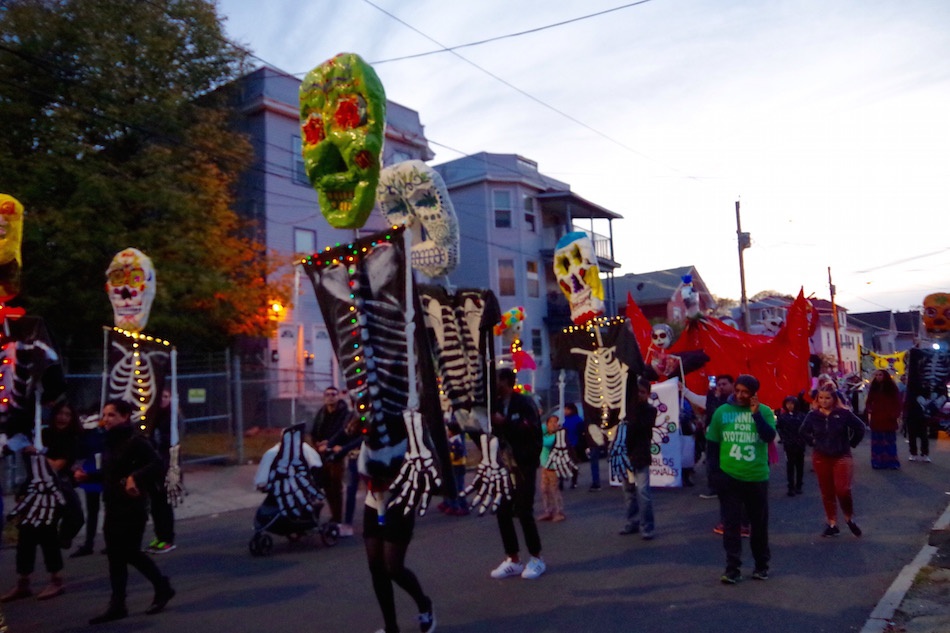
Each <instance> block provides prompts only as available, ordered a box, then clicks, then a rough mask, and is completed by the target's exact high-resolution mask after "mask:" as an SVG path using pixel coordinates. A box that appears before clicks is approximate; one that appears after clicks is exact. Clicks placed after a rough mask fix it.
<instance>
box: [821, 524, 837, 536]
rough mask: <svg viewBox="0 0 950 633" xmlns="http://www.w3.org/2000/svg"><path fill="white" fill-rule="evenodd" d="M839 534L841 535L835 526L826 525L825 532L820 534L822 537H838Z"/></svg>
mask: <svg viewBox="0 0 950 633" xmlns="http://www.w3.org/2000/svg"><path fill="white" fill-rule="evenodd" d="M839 534H841V530H839V529H838V526H837V525H827V526H825V531H824V532H822V533H821V535H822V536H838V535H839Z"/></svg>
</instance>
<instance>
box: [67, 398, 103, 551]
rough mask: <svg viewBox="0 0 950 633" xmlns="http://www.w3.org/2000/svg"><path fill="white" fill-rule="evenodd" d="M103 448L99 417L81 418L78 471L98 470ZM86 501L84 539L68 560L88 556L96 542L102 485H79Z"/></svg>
mask: <svg viewBox="0 0 950 633" xmlns="http://www.w3.org/2000/svg"><path fill="white" fill-rule="evenodd" d="M104 446H105V430H104V429H103V428H102V427H101V426H100V425H99V416H98V414H96V415H90V416H86V417H84V418H83V433H82V435H81V436H80V437H79V459H80V460H81V461H80V463H78V464H77V468H78V469H79V470H84V471H86V473H95V472H97V471H98V470H99V465H100V463H101V461H102V452H103V450H105V449H104ZM79 487H80V488H82V491H83V494H84V496H85V499H86V538H85V541H84V542H83V544H82V545H80V546H79V547H77V548H76V551H74V552H73V553H72V554H70V555H69V557H70V558H82V557H83V556H90V555H91V554H92V553H93V551H95V550H94V546H95V542H96V532H98V531H99V508H100V507H101V502H102V484H101V483H99V482H92V481H86V482H84V483H81V484H79Z"/></svg>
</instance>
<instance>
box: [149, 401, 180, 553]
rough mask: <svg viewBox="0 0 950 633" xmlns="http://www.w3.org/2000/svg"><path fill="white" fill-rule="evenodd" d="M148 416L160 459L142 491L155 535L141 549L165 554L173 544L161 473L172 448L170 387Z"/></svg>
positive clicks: (168, 464)
mask: <svg viewBox="0 0 950 633" xmlns="http://www.w3.org/2000/svg"><path fill="white" fill-rule="evenodd" d="M149 413H151V411H150V412H149ZM149 417H151V418H152V419H151V420H149V428H148V437H149V440H151V442H152V446H154V447H155V450H156V451H158V454H159V456H160V457H161V458H162V473H161V477H159V479H158V480H157V481H156V482H155V485H153V486H149V488H148V490H146V492H147V493H148V499H149V504H148V505H149V508H150V510H151V513H152V525H154V526H155V538H154V539H152V541H151V542H150V543H149V544H148V547H146V548H145V551H147V552H148V553H149V554H167V553H168V552H171V551H173V550H174V549H176V547H177V546H176V545H175V510H174V509H173V508H172V504H171V503H170V502H169V500H168V492H167V490H166V489H165V476H166V475H167V474H168V469H169V468H170V467H171V449H172V442H171V438H172V436H171V431H172V390H171V388H170V387H165V388H164V389H162V395H161V400H160V401H159V406H158V410H157V411H155V413H154V414H153V416H149Z"/></svg>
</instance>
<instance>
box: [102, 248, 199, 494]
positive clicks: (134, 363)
mask: <svg viewBox="0 0 950 633" xmlns="http://www.w3.org/2000/svg"><path fill="white" fill-rule="evenodd" d="M156 287H157V282H156V275H155V267H154V265H153V264H152V260H151V259H150V258H149V257H148V256H146V255H145V254H144V253H143V252H142V251H140V250H138V249H136V248H125V249H123V250H121V251H119V252H118V253H116V255H115V257H113V258H112V261H111V262H110V263H109V267H108V268H107V269H106V294H107V295H108V296H109V303H111V304H112V313H113V317H114V321H115V326H114V327H112V328H103V351H102V354H103V377H102V391H101V393H100V399H101V406H100V409H101V408H102V407H103V406H105V403H106V402H108V401H109V400H113V399H119V400H123V401H125V402H128V403H129V404H130V405H132V410H133V412H136V411H137V413H133V415H132V422H133V424H135V425H137V426H138V427H139V430H140V431H146V430H147V428H148V426H147V421H148V419H149V417H150V415H151V414H152V413H153V412H154V411H155V410H157V409H158V407H160V406H161V394H162V391H163V390H164V389H165V388H166V385H168V387H169V391H170V392H171V411H170V418H171V419H170V429H169V435H170V437H169V444H170V449H169V466H168V472H167V473H166V475H165V493H166V495H167V496H168V502H169V503H170V504H171V505H172V506H173V507H177V506H178V504H179V503H181V501H182V499H183V498H184V496H185V490H184V486H183V484H182V478H181V464H180V457H179V454H180V450H181V446H180V441H179V433H178V363H177V351H176V349H175V347H174V346H173V345H172V344H171V343H170V342H168V341H166V340H163V339H160V338H158V337H155V336H150V335H146V334H143V333H142V330H144V329H145V326H146V324H147V323H148V317H149V314H150V312H151V309H152V303H153V301H154V300H155V291H156Z"/></svg>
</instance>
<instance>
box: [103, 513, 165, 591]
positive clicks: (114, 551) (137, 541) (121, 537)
mask: <svg viewBox="0 0 950 633" xmlns="http://www.w3.org/2000/svg"><path fill="white" fill-rule="evenodd" d="M146 518H147V516H146V510H145V508H144V507H143V508H142V509H141V511H140V512H136V513H135V514H130V515H124V516H120V517H110V516H109V508H108V507H106V518H105V521H104V522H103V526H102V533H103V535H104V536H105V539H106V553H107V554H108V556H109V582H110V584H111V585H112V601H113V602H114V603H124V602H125V590H126V586H127V585H128V583H129V565H131V566H132V567H134V568H135V569H137V570H138V571H139V573H141V574H142V575H143V576H145V578H146V579H147V580H148V581H149V582H150V583H152V586H153V587H155V589H159V588H160V587H163V586H164V583H165V579H164V578H163V577H162V573H161V572H160V571H159V569H158V566H157V565H156V564H155V562H154V561H153V560H152V558H151V557H150V556H149V555H148V554H146V553H145V552H143V551H142V536H143V535H144V534H145V521H146Z"/></svg>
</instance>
